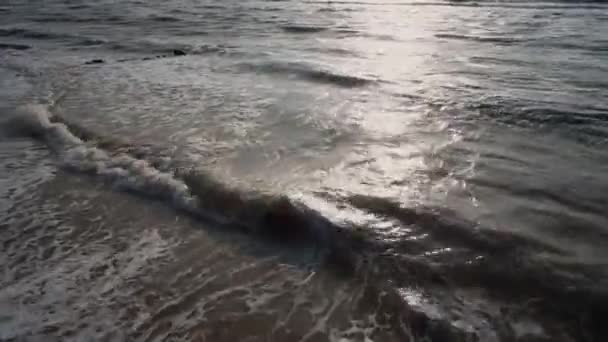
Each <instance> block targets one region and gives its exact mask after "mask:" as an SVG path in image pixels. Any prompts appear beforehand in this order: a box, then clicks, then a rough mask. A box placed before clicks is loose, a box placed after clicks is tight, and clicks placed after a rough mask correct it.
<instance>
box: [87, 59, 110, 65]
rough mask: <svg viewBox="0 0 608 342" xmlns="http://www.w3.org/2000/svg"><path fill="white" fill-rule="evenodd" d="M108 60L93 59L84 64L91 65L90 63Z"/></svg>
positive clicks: (101, 62)
mask: <svg viewBox="0 0 608 342" xmlns="http://www.w3.org/2000/svg"><path fill="white" fill-rule="evenodd" d="M105 62H106V61H104V60H103V59H92V60H90V61H87V62H85V63H84V64H87V65H90V64H103V63H105Z"/></svg>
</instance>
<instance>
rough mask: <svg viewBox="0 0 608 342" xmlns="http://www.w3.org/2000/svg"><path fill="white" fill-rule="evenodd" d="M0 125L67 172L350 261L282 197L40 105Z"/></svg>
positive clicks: (318, 220) (324, 227) (318, 219)
mask: <svg viewBox="0 0 608 342" xmlns="http://www.w3.org/2000/svg"><path fill="white" fill-rule="evenodd" d="M2 126H4V127H5V128H10V132H12V134H16V135H19V136H30V137H33V138H36V139H39V140H42V141H43V142H44V143H46V144H47V145H48V146H49V148H51V149H52V151H53V152H55V153H56V154H57V155H58V157H59V160H60V162H61V164H62V165H63V166H64V167H65V168H67V169H69V170H71V171H76V172H81V173H86V174H91V175H95V176H98V177H101V178H102V179H104V180H105V181H107V182H109V183H110V184H111V185H112V186H114V187H116V188H118V189H121V190H125V191H130V192H133V193H136V194H140V195H143V196H148V197H151V198H153V199H158V200H162V201H165V202H167V203H170V204H171V205H172V206H173V207H175V208H176V209H178V210H181V211H184V212H186V213H188V214H190V215H192V216H195V217H197V218H200V219H203V220H208V221H212V222H215V223H218V224H220V225H222V226H227V227H232V228H236V229H239V230H241V231H244V232H247V233H254V234H257V235H262V236H265V237H268V238H271V239H278V240H280V241H285V242H290V243H297V244H301V243H308V244H312V245H314V246H315V247H317V248H320V249H323V250H326V251H328V252H329V255H330V256H332V257H333V259H335V260H334V261H336V260H338V261H340V262H341V263H342V265H341V266H345V265H346V263H349V262H352V260H349V259H348V257H346V255H345V254H344V253H345V252H347V249H346V248H345V246H343V245H342V244H341V242H339V241H338V240H337V239H336V238H335V236H334V235H335V234H336V233H338V232H341V231H342V229H341V228H340V227H338V226H337V225H335V224H333V223H331V222H330V221H329V220H328V219H326V218H325V217H323V216H322V215H321V214H320V213H318V212H316V211H314V210H312V209H310V208H308V207H306V206H305V205H304V204H301V203H298V202H296V201H294V200H292V199H290V198H288V197H286V196H277V195H273V194H266V193H263V192H260V191H247V190H244V189H238V188H232V187H230V186H228V185H226V184H223V183H221V182H219V181H217V180H215V179H214V178H213V177H212V176H210V175H209V174H207V173H205V172H204V171H201V170H196V169H192V170H177V171H170V169H169V168H166V166H165V167H164V168H163V167H159V166H157V164H156V163H155V162H154V161H150V160H148V159H151V158H146V156H145V155H144V153H137V151H135V153H133V152H134V150H133V149H129V148H125V144H124V143H121V142H115V143H109V142H108V141H105V142H104V141H103V140H100V139H98V137H96V136H95V135H94V133H92V132H90V131H88V130H86V129H82V128H80V127H78V126H76V125H73V124H70V123H68V122H66V121H65V120H64V119H62V118H60V117H57V116H53V115H52V114H51V113H50V112H49V110H48V108H46V107H45V106H42V105H28V106H24V107H20V108H18V109H17V110H16V113H15V115H12V116H11V117H10V118H9V119H8V120H7V121H5V122H4V123H3V125H2ZM101 146H104V147H105V148H107V149H104V148H102V147H101ZM110 148H112V149H110ZM135 150H136V149H135ZM133 154H135V155H137V156H133ZM341 238H343V236H341ZM341 240H343V239H341Z"/></svg>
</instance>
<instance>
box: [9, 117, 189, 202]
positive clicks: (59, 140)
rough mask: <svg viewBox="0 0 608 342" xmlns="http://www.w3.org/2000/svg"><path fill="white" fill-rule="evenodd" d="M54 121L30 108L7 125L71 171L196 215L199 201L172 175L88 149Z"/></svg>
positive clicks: (128, 158)
mask: <svg viewBox="0 0 608 342" xmlns="http://www.w3.org/2000/svg"><path fill="white" fill-rule="evenodd" d="M51 118H52V114H51V113H50V112H49V111H48V109H47V108H46V107H45V106H41V105H27V106H24V107H20V108H18V110H17V111H16V112H15V115H14V116H13V117H11V118H10V120H9V121H8V123H9V125H10V126H11V128H12V129H14V130H17V131H20V132H21V133H24V134H28V135H36V136H39V137H41V138H42V139H43V140H44V141H45V142H46V143H47V144H48V145H49V146H50V147H51V148H52V149H53V150H54V152H55V153H57V154H58V156H59V157H60V160H61V162H62V163H63V164H64V166H66V167H68V168H70V169H74V170H77V171H80V172H85V173H93V174H95V175H99V176H102V177H104V178H105V179H107V180H109V181H110V182H112V183H113V185H115V186H117V187H119V188H121V189H126V190H130V191H134V192H137V193H141V194H144V195H149V196H154V197H159V198H161V199H165V200H170V201H171V202H172V203H173V204H174V205H176V206H177V207H179V208H180V209H185V210H188V211H191V212H196V211H197V209H196V208H197V207H198V205H197V199H196V198H195V197H193V196H192V195H191V194H190V192H189V190H188V186H187V185H186V184H185V183H184V182H182V181H181V180H179V179H176V178H175V177H174V176H173V174H171V173H168V172H161V171H159V170H158V169H156V168H154V167H153V166H151V165H150V164H149V163H148V162H146V161H145V160H141V159H137V158H133V157H131V156H129V155H126V154H124V153H120V154H117V155H109V154H108V153H107V152H106V151H104V150H101V149H99V148H97V147H94V146H91V145H88V144H87V143H86V142H84V141H82V140H81V139H80V138H78V137H77V136H75V135H74V134H72V132H70V130H69V129H68V127H66V126H65V125H64V124H62V123H58V122H52V121H51Z"/></svg>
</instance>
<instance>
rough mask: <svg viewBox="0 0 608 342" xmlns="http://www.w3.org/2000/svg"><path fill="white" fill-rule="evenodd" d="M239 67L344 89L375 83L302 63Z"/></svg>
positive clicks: (245, 65)
mask: <svg viewBox="0 0 608 342" xmlns="http://www.w3.org/2000/svg"><path fill="white" fill-rule="evenodd" d="M241 66H242V67H243V68H245V69H249V70H252V71H255V72H260V73H266V74H283V75H287V76H297V77H299V78H302V79H305V80H308V81H312V82H317V83H328V84H333V85H336V86H340V87H346V88H354V87H363V86H367V85H370V84H372V83H374V82H375V81H374V80H371V79H368V78H363V77H359V76H353V75H342V74H338V73H334V72H331V71H328V70H323V69H318V68H315V67H314V66H311V65H307V64H303V63H264V64H257V65H256V64H242V65H241Z"/></svg>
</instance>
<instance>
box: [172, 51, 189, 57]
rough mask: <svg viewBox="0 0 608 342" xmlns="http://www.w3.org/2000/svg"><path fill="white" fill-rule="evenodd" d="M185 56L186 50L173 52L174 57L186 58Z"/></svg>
mask: <svg viewBox="0 0 608 342" xmlns="http://www.w3.org/2000/svg"><path fill="white" fill-rule="evenodd" d="M185 55H186V51H184V50H179V49H175V50H173V56H185Z"/></svg>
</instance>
